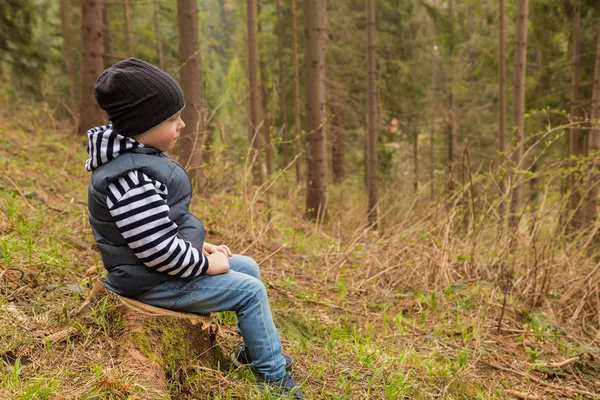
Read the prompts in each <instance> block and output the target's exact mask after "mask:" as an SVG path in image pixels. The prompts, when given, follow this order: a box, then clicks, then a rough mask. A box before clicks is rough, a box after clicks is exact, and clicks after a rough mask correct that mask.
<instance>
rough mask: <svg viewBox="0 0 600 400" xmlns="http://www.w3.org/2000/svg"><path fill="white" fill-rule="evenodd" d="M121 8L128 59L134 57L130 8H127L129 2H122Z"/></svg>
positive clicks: (125, 0) (126, 0) (124, 0)
mask: <svg viewBox="0 0 600 400" xmlns="http://www.w3.org/2000/svg"><path fill="white" fill-rule="evenodd" d="M123 7H125V30H126V32H127V46H128V48H129V57H135V52H134V49H133V32H132V29H131V8H130V7H129V0H123Z"/></svg>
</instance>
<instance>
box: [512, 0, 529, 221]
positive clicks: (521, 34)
mask: <svg viewBox="0 0 600 400" xmlns="http://www.w3.org/2000/svg"><path fill="white" fill-rule="evenodd" d="M527 11H528V0H518V6H517V43H516V51H515V90H514V100H513V115H512V126H513V130H514V131H515V139H516V140H515V142H516V148H515V151H514V152H513V158H512V159H513V166H514V168H515V170H518V169H519V168H521V162H522V160H523V144H524V142H525V115H524V114H525V76H526V70H527ZM517 180H518V174H517V173H516V171H515V172H514V173H513V174H512V185H511V186H512V190H513V193H512V199H511V204H510V214H511V215H510V219H509V225H510V226H511V227H512V228H515V227H516V225H517V224H518V222H519V219H520V218H519V212H520V211H521V207H522V190H523V188H522V186H521V185H520V184H519V183H518V182H517Z"/></svg>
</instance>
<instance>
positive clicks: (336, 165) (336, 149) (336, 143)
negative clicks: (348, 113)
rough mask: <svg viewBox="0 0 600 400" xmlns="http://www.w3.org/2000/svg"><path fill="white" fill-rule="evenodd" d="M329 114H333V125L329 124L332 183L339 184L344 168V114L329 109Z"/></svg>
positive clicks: (342, 177)
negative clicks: (331, 140)
mask: <svg viewBox="0 0 600 400" xmlns="http://www.w3.org/2000/svg"><path fill="white" fill-rule="evenodd" d="M331 113H332V114H333V123H332V124H331V125H332V127H331V131H332V134H333V149H332V153H333V154H332V156H333V157H332V158H333V163H332V164H333V182H335V183H339V182H341V181H342V179H344V175H345V173H346V168H345V165H344V152H345V143H344V136H345V133H346V132H345V131H346V128H345V123H344V112H343V111H342V110H341V108H339V107H336V108H333V106H332V107H331Z"/></svg>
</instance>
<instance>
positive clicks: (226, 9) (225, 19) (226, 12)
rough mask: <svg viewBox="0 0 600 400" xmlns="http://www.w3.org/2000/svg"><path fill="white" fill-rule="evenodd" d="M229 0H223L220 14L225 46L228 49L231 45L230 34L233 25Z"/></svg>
mask: <svg viewBox="0 0 600 400" xmlns="http://www.w3.org/2000/svg"><path fill="white" fill-rule="evenodd" d="M230 1H231V0H223V10H222V14H221V20H222V21H221V22H222V23H223V31H224V33H225V48H226V49H229V48H230V47H231V35H232V34H233V30H234V28H233V26H232V22H233V21H232V18H231V11H232V6H231V3H230Z"/></svg>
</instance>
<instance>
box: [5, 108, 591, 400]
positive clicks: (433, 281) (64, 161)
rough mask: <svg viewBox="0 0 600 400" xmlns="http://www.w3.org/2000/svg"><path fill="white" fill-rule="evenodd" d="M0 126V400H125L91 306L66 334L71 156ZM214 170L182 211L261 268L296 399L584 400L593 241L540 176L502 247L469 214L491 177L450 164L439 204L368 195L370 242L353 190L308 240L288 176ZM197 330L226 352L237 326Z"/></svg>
mask: <svg viewBox="0 0 600 400" xmlns="http://www.w3.org/2000/svg"><path fill="white" fill-rule="evenodd" d="M7 115H8V113H6V114H5V115H0V130H1V134H0V165H1V169H0V320H1V322H0V358H1V362H0V379H1V384H0V398H7V399H129V398H139V399H143V398H144V388H143V387H140V386H139V385H137V384H136V372H135V371H131V370H129V369H128V368H127V365H116V364H115V363H114V360H113V359H112V358H111V351H112V349H114V346H115V344H114V342H113V340H112V339H111V336H110V332H111V327H110V323H111V321H110V319H109V318H108V317H107V315H108V310H106V309H105V308H104V307H103V305H102V303H99V304H98V305H96V306H94V307H93V308H91V309H89V311H88V312H86V313H84V315H82V316H81V317H78V318H71V317H70V315H71V311H72V310H74V309H77V307H78V306H79V305H80V304H81V303H82V302H83V300H84V299H85V297H86V294H87V292H88V290H89V287H90V284H91V282H92V280H93V279H96V278H98V277H100V276H101V275H102V271H103V267H102V263H101V259H100V256H99V253H98V252H97V251H96V250H95V246H94V241H93V238H92V235H91V232H90V229H89V225H88V220H87V203H86V196H87V184H88V181H89V175H88V173H87V172H86V171H85V169H84V167H83V166H84V163H85V159H86V153H85V146H86V141H85V138H83V137H81V136H74V135H73V134H72V133H71V128H70V127H68V126H69V124H66V125H65V126H66V127H67V128H62V126H63V125H62V124H59V123H56V122H55V121H54V120H53V119H52V118H51V115H50V114H47V113H44V112H43V111H38V112H33V111H31V110H27V111H23V110H22V111H20V114H19V113H17V115H15V112H14V110H12V111H11V117H10V118H9V117H7ZM543 136H544V135H543V134H542V135H541V136H540V137H543ZM213 160H215V161H214V165H212V166H211V167H210V168H209V170H208V171H209V172H208V173H207V181H206V185H205V186H206V187H207V188H209V189H207V190H206V193H197V194H195V197H194V200H193V203H192V210H193V211H194V212H195V214H196V215H198V216H199V217H200V218H201V219H202V221H203V222H204V224H205V227H206V230H207V240H208V241H210V242H212V243H216V244H220V243H225V244H228V245H229V247H230V248H231V249H232V250H233V251H234V252H237V253H243V254H247V255H249V256H252V257H254V258H255V259H256V260H258V261H260V262H261V269H262V274H263V277H264V280H265V283H266V285H267V287H268V291H269V295H270V297H271V301H272V308H273V312H274V316H275V320H276V324H277V325H278V327H279V328H280V333H281V335H282V339H283V341H284V347H285V349H286V351H288V352H289V353H290V354H292V355H293V357H294V359H295V360H296V366H295V371H296V372H295V376H296V378H297V379H298V380H299V381H300V382H301V383H302V385H303V390H304V392H305V393H306V395H307V398H311V399H402V398H406V399H430V398H444V399H508V398H517V399H542V398H543V399H565V398H573V399H584V398H600V378H599V376H600V361H599V360H600V358H599V357H600V347H599V345H598V343H599V340H600V329H599V326H598V323H599V319H600V300H599V299H600V292H599V286H600V264H599V263H598V257H597V255H595V254H594V253H593V252H591V251H589V248H590V243H591V242H592V241H593V239H592V238H593V237H594V233H595V229H598V228H597V227H593V228H590V229H588V230H580V231H576V232H574V233H569V234H567V233H566V232H565V231H566V226H568V224H569V218H571V217H570V216H568V215H567V216H565V213H564V212H563V211H562V210H563V209H564V208H565V202H566V200H565V195H564V194H561V193H560V192H559V191H557V190H555V189H553V188H554V187H556V185H555V184H553V182H554V183H555V180H556V179H560V174H557V173H556V171H557V169H556V168H548V171H542V172H540V173H538V174H535V175H533V174H531V175H527V174H524V175H523V176H522V177H521V178H520V179H522V181H520V182H519V183H522V184H530V185H531V184H535V185H537V187H538V188H539V190H537V191H536V193H538V195H537V196H538V197H537V198H536V199H532V200H530V203H528V204H529V206H528V208H527V212H526V213H525V214H524V215H523V216H522V217H521V224H520V228H519V229H517V230H514V231H505V232H503V233H502V235H500V234H499V232H498V219H499V212H498V209H499V207H498V206H499V204H498V202H497V200H489V199H488V196H486V195H485V194H486V193H489V192H491V191H493V190H495V189H496V185H497V184H498V179H497V176H498V174H499V173H500V172H499V173H496V172H486V171H482V170H479V171H475V170H471V169H470V168H468V164H469V162H468V152H465V153H464V157H463V160H464V162H463V164H464V165H465V166H467V168H464V169H463V171H464V172H463V173H462V175H461V176H457V177H455V178H456V181H457V182H459V186H460V187H461V189H459V190H457V191H456V192H454V193H453V194H452V195H451V196H447V197H445V198H444V199H442V200H438V201H433V200H431V199H430V198H429V195H428V193H429V192H428V190H429V188H428V187H427V186H425V187H423V188H422V189H421V191H420V192H419V193H418V194H416V195H413V194H409V193H408V192H409V191H410V190H409V189H408V188H409V183H408V182H406V183H405V185H404V186H402V185H401V184H402V182H399V183H398V184H394V185H392V184H388V185H386V187H383V188H382V190H381V200H380V205H379V216H380V217H379V219H380V221H379V225H378V229H377V230H374V229H371V228H369V226H368V225H367V224H366V215H365V210H366V198H365V194H364V190H362V186H361V184H362V183H361V182H350V181H347V182H344V183H341V184H338V185H332V186H330V188H329V189H330V193H329V218H328V220H327V221H326V222H325V223H322V224H315V223H313V222H309V221H307V220H304V219H303V218H302V215H303V207H304V188H303V187H300V188H297V187H296V185H295V182H294V177H293V174H291V173H288V172H289V171H288V172H285V173H282V174H278V175H277V176H276V177H275V178H273V181H269V182H267V183H266V184H265V185H264V186H263V187H261V188H257V187H255V186H250V185H248V184H246V182H249V180H250V179H249V177H248V174H247V173H246V172H245V171H247V169H245V167H244V166H245V164H244V163H241V164H239V165H237V166H236V165H230V164H227V162H225V161H224V162H223V164H222V165H221V164H219V163H220V162H221V161H222V159H221V158H220V155H219V154H215V155H214V156H213ZM219 160H220V161H219ZM571 172H572V171H571ZM245 177H248V179H245ZM581 179H584V178H581ZM271 184H272V185H271ZM267 187H270V189H269V201H268V202H267V200H266V199H267V196H266V194H265V193H264V191H265V189H266V188H267ZM534 204H535V205H534ZM213 318H214V320H215V321H216V322H217V323H218V324H219V328H220V329H219V336H218V340H219V342H220V343H221V345H222V346H223V347H224V348H226V349H232V348H234V347H235V346H236V345H237V344H238V343H239V342H240V339H239V337H237V335H236V332H235V316H234V315H233V314H232V313H218V314H216V315H214V316H213ZM183 368H184V370H183V371H178V374H176V375H177V376H179V378H178V379H176V380H171V381H170V392H171V395H172V398H174V399H240V398H241V399H261V398H263V399H267V398H272V397H269V396H270V395H268V394H261V393H259V392H258V391H256V390H255V389H254V378H253V375H252V373H251V371H250V369H249V368H240V369H231V370H228V371H220V370H216V369H215V370H212V369H207V368H202V367H199V366H196V365H187V366H184V367H183ZM174 375H175V374H174Z"/></svg>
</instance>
